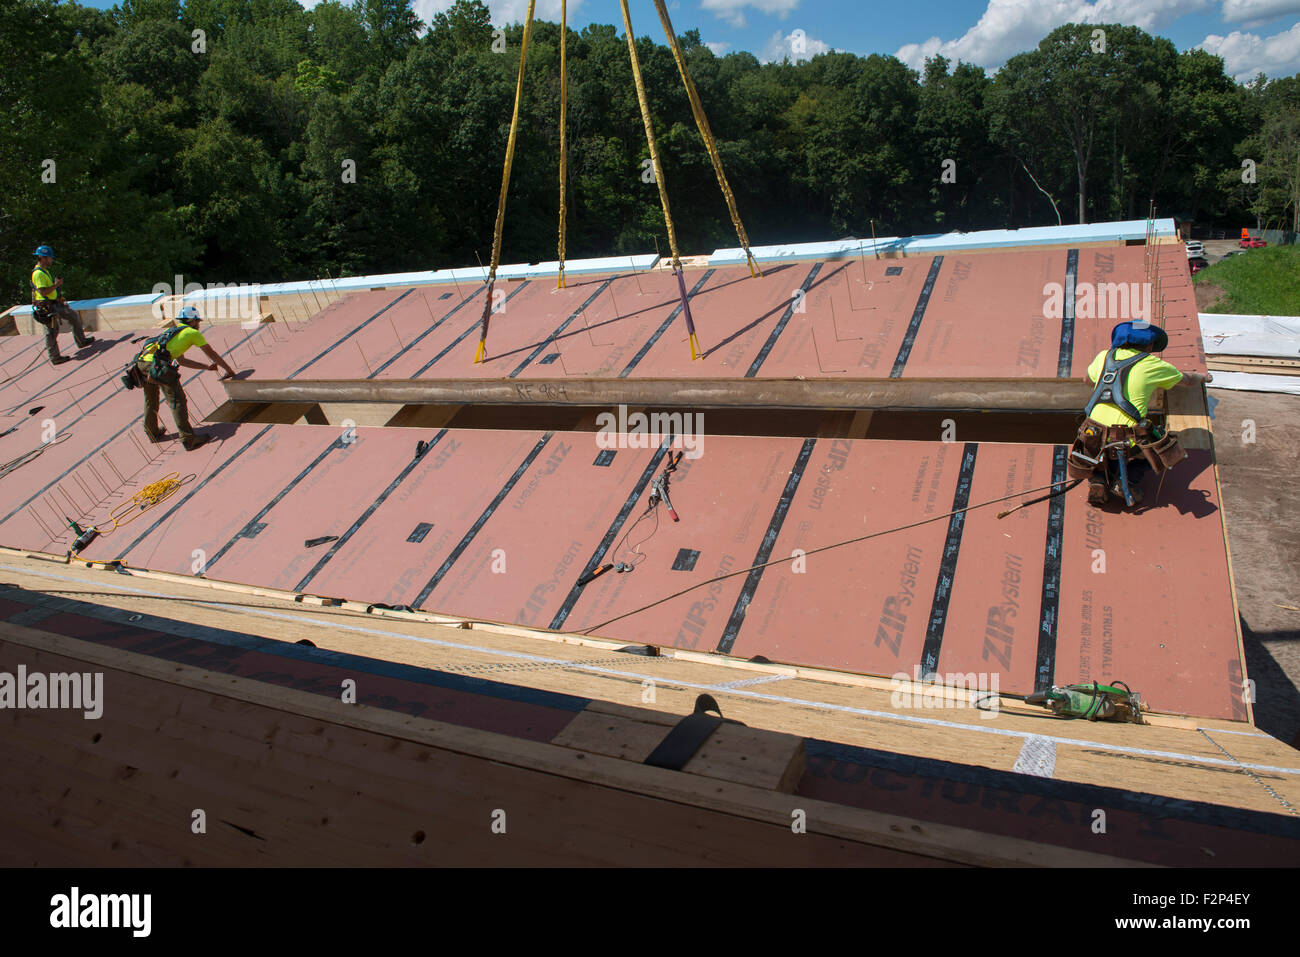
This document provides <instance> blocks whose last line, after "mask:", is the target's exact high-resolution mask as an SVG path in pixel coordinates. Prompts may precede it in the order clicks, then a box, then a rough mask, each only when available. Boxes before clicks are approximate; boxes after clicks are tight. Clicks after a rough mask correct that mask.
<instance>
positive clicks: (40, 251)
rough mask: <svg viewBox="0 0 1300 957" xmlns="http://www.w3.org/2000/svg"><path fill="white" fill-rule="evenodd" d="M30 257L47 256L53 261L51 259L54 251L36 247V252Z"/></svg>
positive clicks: (47, 247) (45, 247)
mask: <svg viewBox="0 0 1300 957" xmlns="http://www.w3.org/2000/svg"><path fill="white" fill-rule="evenodd" d="M32 255H33V256H37V257H39V256H49V257H50V258H51V259H53V258H54V250H53V249H51V248H50V247H49V246H37V247H36V252H34V253H32Z"/></svg>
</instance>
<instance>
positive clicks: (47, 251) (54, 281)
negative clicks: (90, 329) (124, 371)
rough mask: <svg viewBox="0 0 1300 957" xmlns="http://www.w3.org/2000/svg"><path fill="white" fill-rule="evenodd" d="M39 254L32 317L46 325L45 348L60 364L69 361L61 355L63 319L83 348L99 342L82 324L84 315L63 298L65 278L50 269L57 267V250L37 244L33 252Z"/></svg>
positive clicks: (34, 271) (32, 281) (32, 280)
mask: <svg viewBox="0 0 1300 957" xmlns="http://www.w3.org/2000/svg"><path fill="white" fill-rule="evenodd" d="M32 255H33V256H35V257H36V268H35V269H33V270H32V279H31V283H32V316H33V317H34V318H35V319H36V321H37V322H39V323H40V324H41V325H43V326H44V327H45V351H46V352H47V353H48V354H49V357H50V362H51V363H52V364H54V365H58V364H59V363H61V362H67V361H68V358H69V357H68V356H63V355H59V340H58V334H59V321H60V320H66V321H67V323H68V325H70V326H71V327H72V337H73V339H74V340H75V341H76V343H77V345H78V346H80V347H84V346H88V345H90V344H91V343H92V342H94V341H95V337H94V336H88V335H86V332H85V330H84V329H83V328H82V327H81V317H80V316H78V315H77V313H76V312H75V311H74V310H73V309H72V307H71V306H69V305H68V301H67V300H66V299H64V298H63V293H62V290H61V287H62V286H63V278H62V277H61V276H60V277H58V278H55V276H54V274H53V273H52V272H50V269H51V268H52V267H53V266H54V250H53V249H51V248H50V247H49V246H37V247H36V251H35V252H33V253H32Z"/></svg>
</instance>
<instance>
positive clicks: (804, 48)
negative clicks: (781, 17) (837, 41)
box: [759, 30, 835, 63]
mask: <svg viewBox="0 0 1300 957" xmlns="http://www.w3.org/2000/svg"><path fill="white" fill-rule="evenodd" d="M834 49H835V48H834V47H832V46H831V45H830V44H827V43H823V42H822V41H821V40H817V39H814V38H813V37H810V36H808V35H807V34H806V33H804V31H803V30H791V31H790V33H788V34H784V33H782V32H781V31H780V30H777V31H776V33H774V34H772V36H771V38H770V39H769V40H768V41H767V44H766V45H765V46H764V47H763V54H762V56H760V57H759V60H760V61H762V62H763V63H779V62H780V61H782V60H786V59H788V60H789V61H790V62H791V63H798V62H799V61H800V60H811V59H812V58H813V57H815V56H816V55H817V54H819V53H831V52H833V51H834Z"/></svg>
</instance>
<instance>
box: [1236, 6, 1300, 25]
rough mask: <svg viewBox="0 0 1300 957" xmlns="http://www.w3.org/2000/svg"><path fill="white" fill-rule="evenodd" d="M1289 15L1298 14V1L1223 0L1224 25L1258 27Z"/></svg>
mask: <svg viewBox="0 0 1300 957" xmlns="http://www.w3.org/2000/svg"><path fill="white" fill-rule="evenodd" d="M1291 13H1300V0H1223V21H1224V23H1239V24H1241V25H1242V26H1244V27H1254V26H1259V25H1260V24H1262V23H1268V22H1269V21H1270V20H1276V19H1277V18H1278V17H1284V16H1286V15H1287V14H1291Z"/></svg>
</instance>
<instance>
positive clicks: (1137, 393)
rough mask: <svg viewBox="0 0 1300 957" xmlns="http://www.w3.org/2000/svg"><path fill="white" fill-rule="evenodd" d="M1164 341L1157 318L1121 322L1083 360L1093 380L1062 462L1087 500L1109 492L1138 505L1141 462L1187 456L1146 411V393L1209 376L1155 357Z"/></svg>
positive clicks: (1159, 468)
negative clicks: (1082, 482) (1080, 482)
mask: <svg viewBox="0 0 1300 957" xmlns="http://www.w3.org/2000/svg"><path fill="white" fill-rule="evenodd" d="M1168 345H1169V336H1168V334H1166V332H1165V331H1164V330H1163V329H1161V328H1160V327H1159V326H1153V325H1151V323H1149V322H1121V323H1120V324H1119V325H1117V326H1116V327H1115V328H1114V329H1113V330H1111V347H1110V348H1109V349H1107V350H1105V351H1103V352H1099V353H1098V354H1097V357H1096V358H1095V359H1093V360H1092V364H1091V365H1089V366H1088V379H1089V381H1091V382H1093V383H1095V384H1096V387H1095V388H1094V389H1093V393H1092V397H1091V398H1090V399H1089V400H1088V404H1087V406H1086V407H1085V408H1084V415H1085V418H1084V421H1083V424H1082V425H1080V426H1079V432H1078V435H1077V436H1076V437H1075V440H1074V445H1073V446H1072V447H1071V449H1070V457H1069V462H1068V469H1069V473H1070V476H1071V478H1077V479H1084V478H1086V479H1088V482H1089V486H1088V503H1089V504H1091V505H1104V504H1105V503H1106V502H1107V501H1109V500H1110V497H1111V496H1112V495H1113V496H1116V497H1117V498H1120V499H1122V500H1124V501H1125V502H1126V503H1127V502H1128V501H1129V500H1130V499H1131V501H1132V504H1133V505H1140V504H1141V503H1142V490H1141V489H1140V488H1139V486H1140V485H1141V482H1142V478H1143V477H1144V476H1145V474H1146V472H1147V469H1148V467H1150V468H1151V469H1153V470H1155V471H1156V472H1157V473H1159V472H1163V471H1165V470H1166V469H1169V468H1172V467H1173V466H1174V465H1177V464H1178V463H1179V462H1181V461H1182V460H1183V459H1184V458H1186V457H1187V453H1186V452H1184V451H1183V449H1182V447H1181V446H1180V445H1179V444H1178V438H1177V436H1176V435H1175V434H1174V433H1172V432H1165V431H1164V430H1162V429H1161V428H1160V427H1159V426H1157V425H1155V424H1154V423H1152V422H1151V420H1150V419H1148V418H1147V410H1148V409H1149V408H1150V405H1151V397H1152V396H1153V395H1154V394H1155V391H1156V390H1157V389H1172V388H1173V387H1174V386H1176V385H1178V383H1180V382H1182V381H1183V380H1184V379H1188V380H1189V381H1193V380H1194V381H1199V382H1209V381H1210V380H1211V378H1212V377H1211V376H1210V375H1208V374H1206V375H1204V376H1201V375H1198V374H1197V373H1194V372H1180V371H1179V370H1178V369H1176V368H1175V367H1174V366H1172V365H1170V364H1169V363H1168V362H1165V361H1164V360H1163V359H1161V358H1159V357H1158V356H1157V355H1156V353H1157V352H1163V351H1164V350H1165V348H1166V347H1167V346H1168ZM1126 492H1127V497H1126V494H1125V493H1126Z"/></svg>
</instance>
